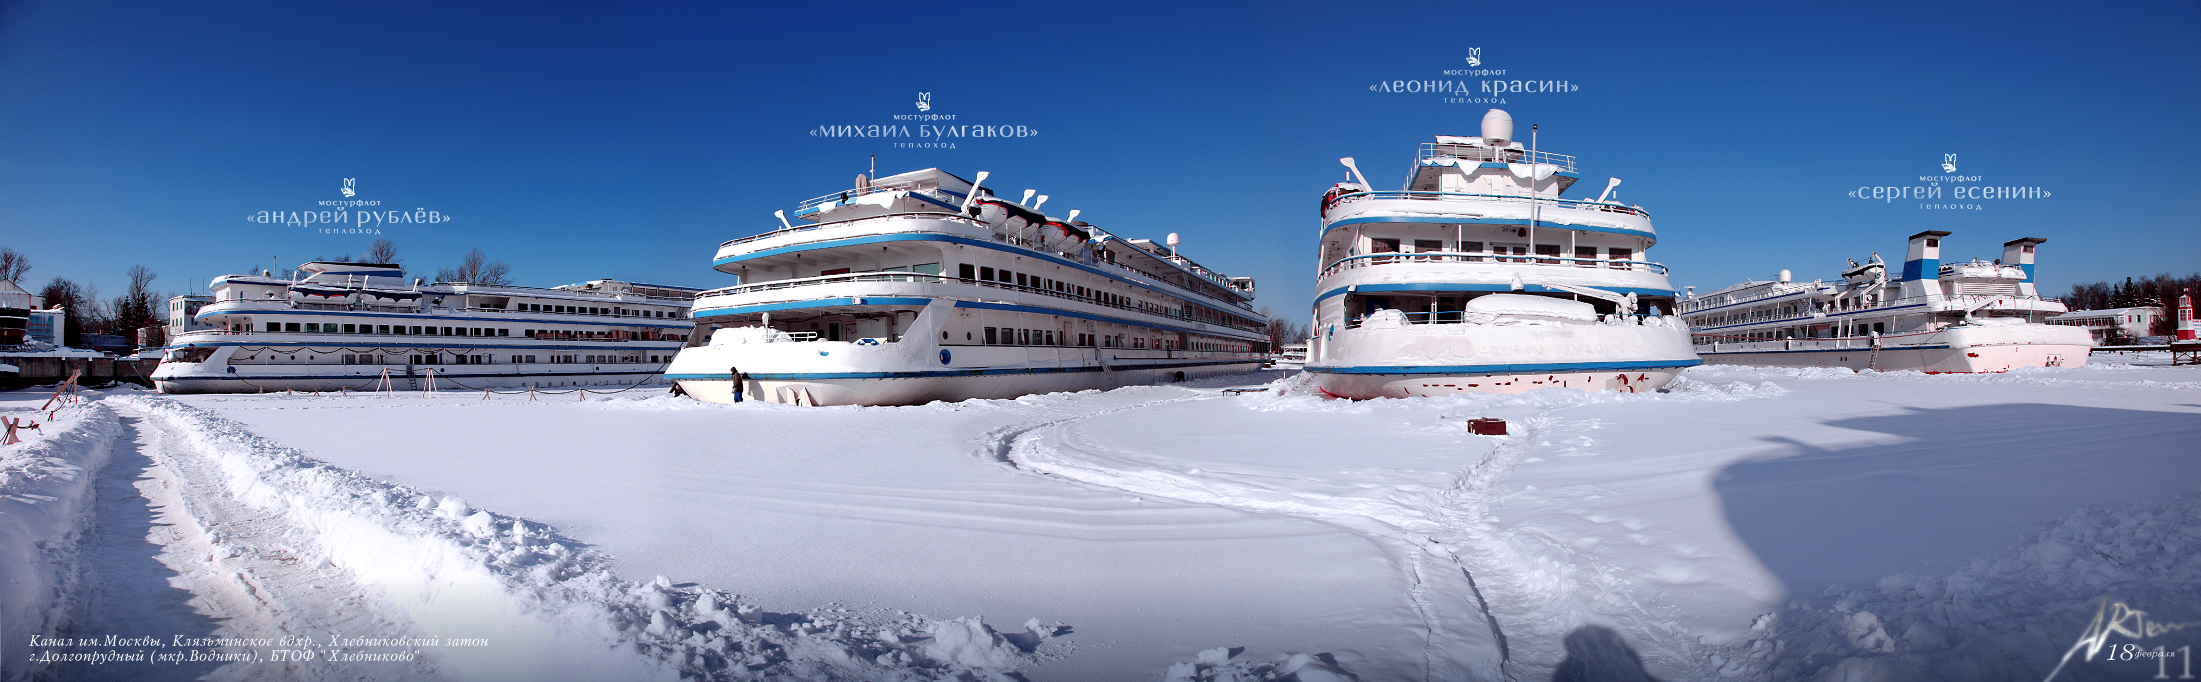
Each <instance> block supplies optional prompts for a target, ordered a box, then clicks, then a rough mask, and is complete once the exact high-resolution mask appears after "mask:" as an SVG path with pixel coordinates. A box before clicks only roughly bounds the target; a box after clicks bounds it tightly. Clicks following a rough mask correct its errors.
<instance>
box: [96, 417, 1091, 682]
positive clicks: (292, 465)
mask: <svg viewBox="0 0 2201 682" xmlns="http://www.w3.org/2000/svg"><path fill="white" fill-rule="evenodd" d="M121 400H122V401H124V402H126V403H127V404H128V405H129V406H131V407H134V408H137V409H141V410H143V411H145V412H146V413H147V414H148V415H150V417H151V418H153V419H157V420H160V421H161V422H162V423H163V424H164V425H166V426H169V427H172V428H174V429H175V430H177V431H178V432H180V433H184V434H187V438H188V439H189V440H190V441H192V445H193V446H194V447H195V449H196V450H198V452H199V453H201V454H202V455H204V456H206V457H207V458H209V459H210V460H212V461H213V462H214V463H215V464H217V465H218V466H219V467H220V468H221V469H222V471H223V472H224V474H225V476H226V481H225V483H226V485H227V488H228V490H227V491H226V492H227V493H228V494H229V495H231V496H234V497H235V498H237V499H239V500H242V501H244V502H246V503H248V504H251V505H254V506H256V507H258V508H261V509H265V510H268V511H271V512H275V513H279V514H281V515H282V516H284V517H285V518H287V519H288V520H290V521H291V522H292V523H295V524H297V525H298V526H299V527H300V528H302V529H305V530H307V531H309V532H310V534H311V536H312V537H314V538H317V542H316V543H315V544H316V545H317V546H316V547H310V548H307V547H301V548H299V549H300V551H301V554H306V556H302V559H303V560H306V561H321V562H326V563H328V564H329V565H332V566H335V567H338V568H342V569H345V570H347V571H349V572H350V574H351V575H352V576H353V578H354V580H356V581H357V582H358V583H360V584H361V585H362V586H365V587H369V588H373V589H377V590H379V591H380V592H381V593H383V595H384V596H385V597H386V598H387V600H388V602H389V603H392V604H395V605H396V607H397V608H398V609H400V610H401V611H402V613H400V614H392V615H393V616H396V617H395V618H393V620H398V621H400V622H403V621H408V620H409V621H410V622H411V623H412V624H413V626H414V628H415V629H416V630H417V632H415V633H374V634H373V635H372V636H397V635H400V634H413V635H426V636H440V637H478V638H485V639H487V640H488V641H489V642H490V644H491V645H490V646H487V647H481V648H473V649H468V648H450V647H444V648H440V649H437V650H434V654H435V655H436V656H438V657H439V660H438V661H437V667H439V668H440V669H441V671H442V672H443V673H444V674H446V675H448V676H450V677H452V678H457V679H467V680H497V679H530V680H550V679H620V680H641V679H660V680H675V679H682V678H688V679H764V678H771V679H802V680H842V679H846V680H918V679H939V678H943V677H949V678H952V677H957V676H965V678H966V679H974V680H1007V679H1013V678H1011V677H1009V676H1008V674H1009V673H1011V672H1013V671H1014V670H1015V669H1016V668H1017V667H1019V666H1022V665H1025V664H1027V663H1029V662H1030V661H1031V660H1033V655H1034V653H1033V652H1034V651H1036V649H1037V647H1038V645H1039V644H1040V643H1042V642H1044V641H1045V640H1046V639H1048V638H1049V637H1051V636H1053V635H1054V634H1055V632H1056V631H1057V628H1056V626H1051V625H1046V624H1041V623H1039V622H1037V621H1033V622H1030V623H1026V624H1025V629H1024V631H1023V632H1011V633H1002V632H998V631H996V630H995V629H993V628H991V627H989V626H986V625H985V624H983V623H981V622H979V621H978V620H977V619H975V618H966V619H958V620H937V619H931V618H925V617H921V616H915V615H909V614H893V615H892V616H866V615H864V614H854V613H849V612H847V611H846V610H827V611H819V612H814V613H808V614H773V613H766V612H764V611H762V610H759V609H757V608H755V607H753V606H749V605H745V604H743V603H742V602H741V599H740V598H739V597H738V596H736V595H734V594H732V593H729V592H726V591H721V590H713V589H708V588H704V587H701V586H696V585H688V584H682V585H675V584H673V583H672V582H671V581H669V580H667V579H665V578H663V577H659V578H657V579H656V580H654V581H650V582H646V583H642V584H634V583H631V582H627V581H623V580H620V579H618V578H616V577H615V575H614V573H613V572H612V570H611V563H612V562H611V558H610V557H609V556H606V555H604V554H602V553H600V552H597V551H595V550H592V549H590V548H587V547H585V546H583V545H581V544H580V543H578V542H575V541H573V540H572V539H570V538H566V537H564V536H562V535H560V534H558V533H557V532H556V531H554V530H552V529H550V528H547V527H545V526H543V525H542V524H538V523H530V522H528V521H526V520H524V519H518V518H512V517H509V516H504V515H499V514H495V513H492V512H489V511H486V510H480V509H475V508H472V507H471V506H469V505H467V503H466V502H465V501H464V500H463V499H460V498H458V497H456V496H450V495H443V496H438V495H434V494H430V493H428V492H424V491H421V490H417V489H413V488H410V487H407V486H401V485H393V484H388V483H383V482H379V481H375V480H372V479H370V478H368V477H366V476H362V475H360V474H358V473H356V472H353V471H349V470H345V469H342V468H338V467H335V466H332V465H329V464H327V463H325V462H322V461H319V460H316V459H313V458H311V457H308V456H306V455H304V454H303V453H301V452H300V451H298V450H295V449H292V448H288V447H284V446H282V445H279V444H277V443H275V442H273V441H270V440H267V439H265V438H262V437H260V436H258V435H255V434H253V433H251V432H250V431H248V430H246V429H245V428H244V426H243V425H241V424H239V423H237V422H234V421H231V420H228V419H224V418H222V417H219V416H216V415H215V414H213V413H211V412H209V411H207V410H204V409H200V408H197V407H192V406H189V405H184V404H181V403H178V402H176V401H172V400H168V399H165V398H160V397H154V396H128V397H125V398H121ZM402 441H403V438H401V437H400V438H397V439H395V440H393V443H402ZM316 551H317V552H318V555H312V554H311V553H312V552H316ZM346 634H347V635H348V636H355V635H364V633H346Z"/></svg>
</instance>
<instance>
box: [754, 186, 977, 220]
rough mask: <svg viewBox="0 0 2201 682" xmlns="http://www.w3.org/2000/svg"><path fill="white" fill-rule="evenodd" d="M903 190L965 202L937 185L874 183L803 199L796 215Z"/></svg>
mask: <svg viewBox="0 0 2201 682" xmlns="http://www.w3.org/2000/svg"><path fill="white" fill-rule="evenodd" d="M902 191H908V192H912V193H915V194H925V195H930V196H931V197H932V198H933V199H936V200H939V201H940V202H941V203H948V204H959V203H962V202H963V197H962V196H961V195H957V194H956V193H954V192H950V191H947V190H944V189H940V188H937V187H927V188H923V189H919V188H914V187H906V186H894V185H873V186H870V187H858V188H855V189H846V190H841V191H839V192H834V193H832V194H828V195H825V196H822V197H816V198H813V199H808V200H805V201H803V202H802V203H800V204H795V215H802V214H803V213H807V212H809V211H810V210H811V209H815V208H818V207H820V206H825V205H826V204H828V203H831V204H833V205H836V206H838V205H840V204H845V203H848V200H850V199H854V198H857V197H861V196H864V195H868V194H880V193H883V192H902Z"/></svg>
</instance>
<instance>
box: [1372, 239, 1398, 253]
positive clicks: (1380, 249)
mask: <svg viewBox="0 0 2201 682" xmlns="http://www.w3.org/2000/svg"><path fill="white" fill-rule="evenodd" d="M1368 244H1369V247H1368V252H1369V253H1398V252H1399V240H1396V239H1369V240H1368Z"/></svg>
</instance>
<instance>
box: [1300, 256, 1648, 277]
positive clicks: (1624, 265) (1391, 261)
mask: <svg viewBox="0 0 2201 682" xmlns="http://www.w3.org/2000/svg"><path fill="white" fill-rule="evenodd" d="M1425 263H1494V264H1511V265H1542V266H1560V267H1575V268H1603V269H1608V270H1630V271H1646V272H1654V273H1658V274H1661V275H1663V274H1666V266H1665V265H1662V264H1659V263H1653V262H1650V261H1640V260H1610V259H1605V258H1569V257H1566V256H1551V255H1532V254H1518V255H1516V254H1503V255H1501V254H1496V253H1480V252H1476V253H1468V252H1463V251H1425V252H1422V253H1369V254H1362V255H1358V256H1347V257H1344V258H1340V259H1338V260H1337V262H1335V263H1331V264H1330V265H1329V267H1326V268H1323V269H1322V274H1320V275H1317V276H1316V278H1317V279H1321V278H1327V277H1329V276H1331V275H1335V274H1337V273H1340V272H1345V271H1347V270H1354V269H1358V268H1364V267H1369V266H1374V265H1398V264H1416V265H1418V264H1425Z"/></svg>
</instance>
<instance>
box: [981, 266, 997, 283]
mask: <svg viewBox="0 0 2201 682" xmlns="http://www.w3.org/2000/svg"><path fill="white" fill-rule="evenodd" d="M978 279H980V280H982V281H987V282H991V281H994V269H993V268H979V269H978Z"/></svg>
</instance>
